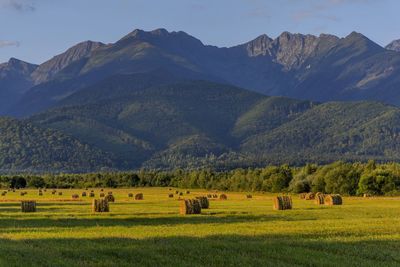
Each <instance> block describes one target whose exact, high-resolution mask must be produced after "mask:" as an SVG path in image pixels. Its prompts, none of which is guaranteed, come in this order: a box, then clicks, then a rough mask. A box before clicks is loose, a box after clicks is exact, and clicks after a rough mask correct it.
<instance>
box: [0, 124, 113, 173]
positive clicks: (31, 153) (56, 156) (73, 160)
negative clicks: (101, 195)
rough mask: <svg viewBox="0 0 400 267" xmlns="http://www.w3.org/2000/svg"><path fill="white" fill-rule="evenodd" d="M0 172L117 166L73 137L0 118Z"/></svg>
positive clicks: (76, 169)
mask: <svg viewBox="0 0 400 267" xmlns="http://www.w3.org/2000/svg"><path fill="white" fill-rule="evenodd" d="M0 131H1V135H0V170H1V171H20V170H24V171H26V170H32V171H40V172H48V171H50V172H52V171H74V172H77V171H90V170H100V169H101V168H103V167H104V168H110V167H117V166H114V165H113V164H112V156H111V155H110V154H106V153H103V152H101V151H99V150H97V149H93V148H91V147H90V146H88V145H85V144H83V143H81V142H80V141H78V140H76V139H75V138H71V137H68V136H66V135H65V134H63V133H61V132H58V131H54V130H48V129H42V128H40V127H37V126H34V125H32V124H30V123H27V122H22V121H16V120H13V119H7V118H0Z"/></svg>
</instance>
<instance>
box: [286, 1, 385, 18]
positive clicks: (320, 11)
mask: <svg viewBox="0 0 400 267" xmlns="http://www.w3.org/2000/svg"><path fill="white" fill-rule="evenodd" d="M382 1H383V0H382ZM290 2H297V3H298V2H299V0H290ZM303 2H304V4H307V6H308V8H306V9H302V10H298V11H296V12H294V13H293V14H292V19H293V20H294V21H296V22H301V21H303V20H306V19H322V20H330V21H339V20H340V19H339V18H338V17H337V16H335V15H332V14H329V12H330V11H331V10H332V9H334V8H337V7H339V6H343V5H353V4H358V5H360V4H363V5H364V4H368V3H372V2H374V1H372V0H303Z"/></svg>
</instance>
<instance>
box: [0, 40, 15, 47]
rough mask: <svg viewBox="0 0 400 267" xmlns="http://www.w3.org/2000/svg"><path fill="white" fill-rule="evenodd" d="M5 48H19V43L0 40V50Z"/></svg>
mask: <svg viewBox="0 0 400 267" xmlns="http://www.w3.org/2000/svg"><path fill="white" fill-rule="evenodd" d="M7 46H15V47H18V46H19V42H17V41H8V40H0V48H3V47H7Z"/></svg>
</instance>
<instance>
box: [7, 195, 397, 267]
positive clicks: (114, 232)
mask: <svg viewBox="0 0 400 267" xmlns="http://www.w3.org/2000/svg"><path fill="white" fill-rule="evenodd" d="M178 190H179V189H178ZM23 191H27V192H28V194H27V195H25V196H20V194H19V192H15V193H12V192H11V193H8V194H7V195H6V196H0V265H1V266H205V265H206V266H399V265H400V198H348V197H344V198H343V205H342V206H324V205H319V206H318V205H316V204H315V203H314V201H306V200H300V199H299V198H298V197H297V196H293V210H284V211H275V210H273V209H272V198H273V196H275V195H272V194H253V196H252V198H251V199H248V198H247V197H246V193H230V192H227V193H226V194H227V196H228V200H211V201H210V209H208V210H202V214H201V215H186V216H182V215H179V201H177V200H176V199H177V196H176V195H175V197H174V198H169V197H168V194H169V193H171V192H173V193H175V189H173V191H169V190H168V188H135V189H105V190H104V192H105V193H107V192H108V191H112V192H113V193H114V196H115V199H116V202H115V203H110V213H101V214H93V213H92V212H91V198H89V197H84V198H82V197H79V199H78V200H74V201H72V200H71V199H72V198H71V195H72V194H79V195H81V192H83V191H84V190H69V189H66V190H61V191H63V195H62V196H58V195H52V194H51V190H47V192H44V195H43V196H38V191H37V190H23ZM95 191H96V197H98V195H99V190H98V189H97V190H95ZM180 191H183V192H185V191H186V190H180ZM190 191H191V192H190V194H189V195H186V194H185V195H184V196H191V197H194V196H200V195H206V194H207V193H208V192H205V191H200V190H190ZM87 192H89V191H87ZM139 192H142V193H143V194H144V200H134V198H128V193H133V194H136V193H139ZM21 199H25V200H37V212H36V213H22V212H21V211H20V204H19V202H18V201H20V200H21Z"/></svg>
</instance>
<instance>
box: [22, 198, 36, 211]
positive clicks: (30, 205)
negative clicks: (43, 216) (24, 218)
mask: <svg viewBox="0 0 400 267" xmlns="http://www.w3.org/2000/svg"><path fill="white" fill-rule="evenodd" d="M21 211H22V212H36V201H33V200H29V201H28V200H24V201H21Z"/></svg>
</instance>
